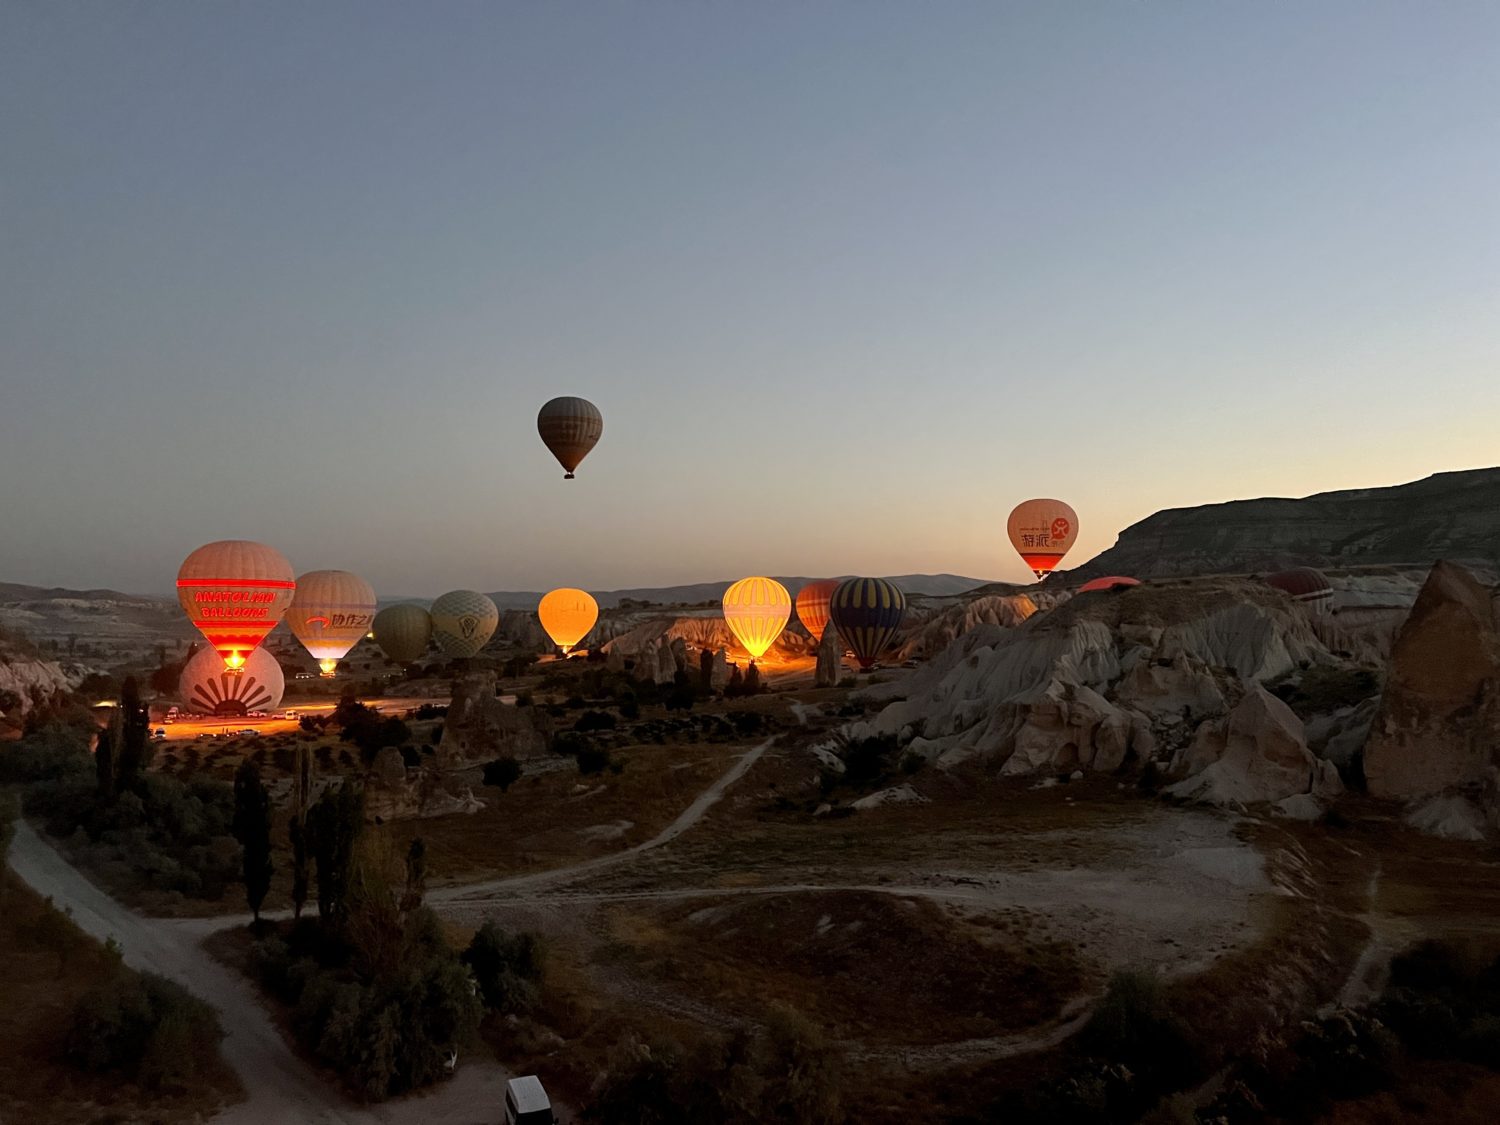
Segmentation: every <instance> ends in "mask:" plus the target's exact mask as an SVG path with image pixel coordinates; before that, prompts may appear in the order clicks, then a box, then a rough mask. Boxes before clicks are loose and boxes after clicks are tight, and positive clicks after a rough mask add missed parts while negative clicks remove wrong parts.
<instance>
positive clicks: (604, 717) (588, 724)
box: [573, 711, 615, 731]
mask: <svg viewBox="0 0 1500 1125" xmlns="http://www.w3.org/2000/svg"><path fill="white" fill-rule="evenodd" d="M573 729H574V730H576V731H591V730H614V729H615V717H614V716H613V715H611V714H610V713H609V712H608V711H585V712H584V713H583V714H582V715H579V716H578V721H577V722H576V723H574V724H573Z"/></svg>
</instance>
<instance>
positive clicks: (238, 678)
mask: <svg viewBox="0 0 1500 1125" xmlns="http://www.w3.org/2000/svg"><path fill="white" fill-rule="evenodd" d="M285 690H286V677H285V676H283V675H282V672H281V665H280V664H278V663H277V662H276V658H275V657H274V656H272V655H271V654H270V653H269V652H267V651H266V650H265V649H263V648H258V649H256V650H255V651H254V652H252V653H250V655H249V656H248V657H246V659H245V666H244V668H243V669H242V670H241V671H239V672H238V673H235V672H231V671H229V670H228V669H226V668H225V667H224V661H223V660H221V659H220V658H219V654H218V653H217V652H215V651H213V650H212V649H207V648H206V649H204V650H203V651H201V652H199V653H198V654H197V655H196V656H194V657H193V658H192V659H191V660H189V661H188V662H187V664H186V665H185V666H184V667H183V669H182V679H181V680H179V681H178V691H179V693H180V694H181V697H182V705H183V707H185V708H186V709H187V710H189V711H191V712H193V713H194V714H197V715H222V716H226V717H228V716H235V715H244V714H246V713H247V712H250V711H271V710H274V709H275V708H276V707H278V706H280V705H281V696H282V693H283V692H284V691H285Z"/></svg>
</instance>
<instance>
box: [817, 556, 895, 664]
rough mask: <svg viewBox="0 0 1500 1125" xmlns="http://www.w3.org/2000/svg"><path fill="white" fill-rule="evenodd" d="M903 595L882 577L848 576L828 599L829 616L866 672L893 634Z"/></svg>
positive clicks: (889, 641)
mask: <svg viewBox="0 0 1500 1125" xmlns="http://www.w3.org/2000/svg"><path fill="white" fill-rule="evenodd" d="M905 613H906V595H905V594H903V593H902V592H901V590H900V588H899V587H897V586H894V585H892V584H891V583H890V582H887V581H886V580H885V579H884V578H849V579H846V580H844V581H843V582H840V583H839V585H838V588H837V589H836V590H834V592H833V597H832V598H830V599H829V602H828V616H829V618H830V619H831V620H832V621H833V625H834V628H836V629H837V630H838V631H839V636H840V637H842V638H843V639H844V643H845V644H846V645H848V646H849V648H850V650H851V651H853V653H854V657H855V659H856V660H858V661H859V666H860V667H861V668H863V669H864V670H865V671H867V672H868V671H869V670H870V667H871V666H872V665H873V664H874V663H875V660H876V658H877V657H879V656H880V654H881V653H882V652H884V651H885V646H886V645H888V644H890V643H891V638H892V637H894V636H895V635H896V629H897V627H898V626H899V625H900V624H901V618H902V616H904V615H905Z"/></svg>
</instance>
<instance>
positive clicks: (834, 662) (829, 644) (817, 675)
mask: <svg viewBox="0 0 1500 1125" xmlns="http://www.w3.org/2000/svg"><path fill="white" fill-rule="evenodd" d="M843 663H844V646H843V644H842V643H841V642H840V641H839V631H838V630H837V629H835V628H834V627H833V626H832V625H829V626H828V628H826V629H824V630H823V640H822V642H821V643H820V644H819V645H818V665H817V668H816V670H815V671H814V672H813V683H814V684H815V685H816V686H818V687H836V686H837V685H838V682H839V676H840V673H842V671H843Z"/></svg>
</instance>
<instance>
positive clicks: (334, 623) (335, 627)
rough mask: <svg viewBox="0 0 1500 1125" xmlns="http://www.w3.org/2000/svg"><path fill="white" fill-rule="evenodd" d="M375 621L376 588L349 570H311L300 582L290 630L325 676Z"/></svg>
mask: <svg viewBox="0 0 1500 1125" xmlns="http://www.w3.org/2000/svg"><path fill="white" fill-rule="evenodd" d="M374 622H375V588H374V587H373V586H371V585H370V584H369V583H368V582H366V581H365V580H364V579H363V578H361V577H360V576H359V575H357V574H352V573H350V572H349V571H347V570H311V571H308V572H307V573H306V574H304V575H303V576H302V577H301V578H299V579H297V593H296V595H295V596H294V597H293V598H292V605H291V608H290V609H288V610H287V611H286V623H287V628H289V629H291V631H292V636H294V637H296V638H297V639H298V640H299V641H301V642H302V647H303V648H305V649H307V651H308V652H309V653H310V654H311V655H312V658H313V659H314V660H316V661H317V662H318V667H319V668H321V669H322V671H323V675H324V676H332V675H333V672H334V669H335V668H336V667H338V662H339V661H340V660H342V659H344V657H345V656H347V655H348V653H349V650H350V649H351V648H353V647H354V646H355V645H357V644H359V642H360V639H361V638H363V637H364V635H365V634H366V633H368V632H369V631H370V626H371V625H372V624H374Z"/></svg>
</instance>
